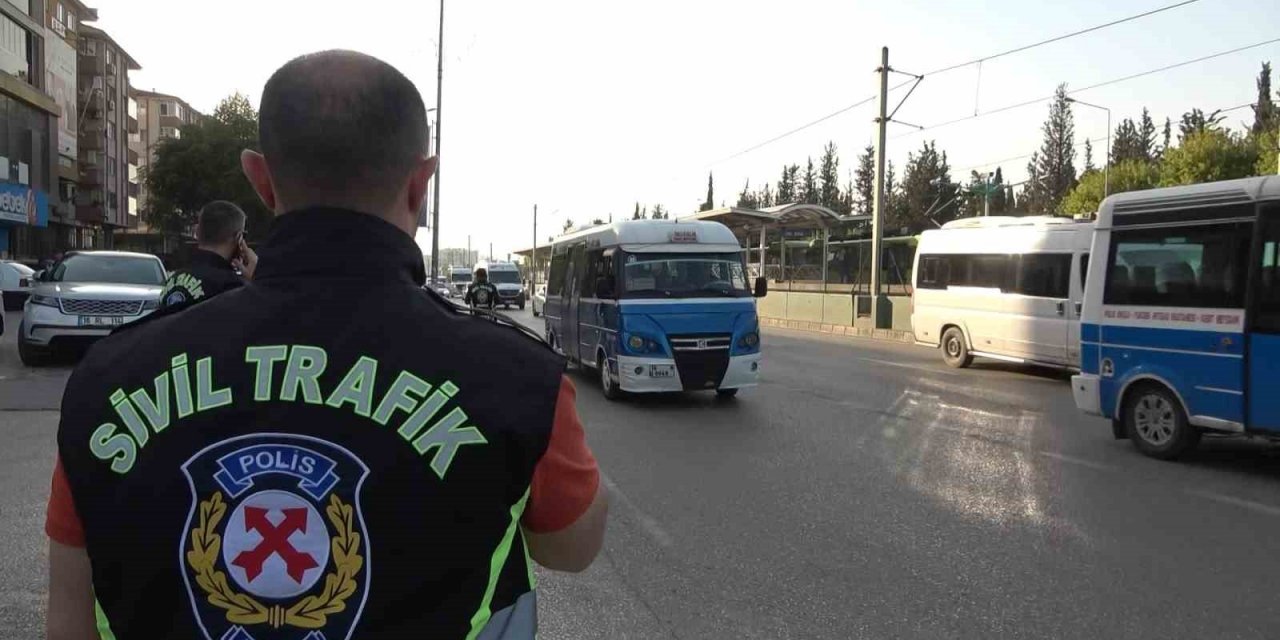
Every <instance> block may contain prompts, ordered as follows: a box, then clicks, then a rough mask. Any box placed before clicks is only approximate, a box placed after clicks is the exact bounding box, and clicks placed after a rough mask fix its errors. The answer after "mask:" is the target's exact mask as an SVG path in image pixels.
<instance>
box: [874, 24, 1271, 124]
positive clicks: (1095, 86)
mask: <svg viewBox="0 0 1280 640" xmlns="http://www.w3.org/2000/svg"><path fill="white" fill-rule="evenodd" d="M1277 42H1280V38H1273V39H1271V40H1266V41H1263V42H1258V43H1254V44H1250V45H1246V46H1243V47H1236V48H1235V49H1230V50H1227V51H1220V52H1218V53H1213V54H1210V55H1207V56H1201V57H1199V58H1195V59H1192V60H1184V61H1182V62H1178V63H1175V64H1170V65H1166V66H1163V67H1159V68H1156V69H1149V70H1147V71H1143V72H1140V73H1134V74H1131V75H1127V76H1123V77H1120V78H1113V79H1111V80H1106V81H1103V82H1099V83H1097V84H1091V85H1089V86H1086V87H1080V88H1079V89H1072V90H1070V91H1068V92H1067V95H1073V94H1077V93H1082V92H1084V91H1090V90H1092V89H1099V88H1101V87H1106V86H1109V85H1113V84H1118V83H1121V82H1128V81H1130V80H1136V79H1138V78H1142V77H1145V76H1149V75H1153V74H1156V73H1163V72H1165V71H1170V70H1173V69H1177V68H1179V67H1185V66H1187V65H1191V64H1196V63H1197V62H1204V61H1206V60H1213V59H1214V58H1221V57H1222V56H1228V55H1231V54H1233V53H1240V52H1241V51H1247V50H1249V49H1256V48H1258V47H1264V46H1266V45H1269V44H1275V43H1277ZM1052 99H1053V96H1052V95H1048V96H1043V97H1040V98H1035V99H1032V100H1026V101H1023V102H1019V103H1016V104H1010V105H1005V106H1003V107H999V108H996V109H990V110H988V111H983V112H982V113H977V114H974V115H971V116H963V117H960V118H956V119H954V120H947V121H945V122H939V123H937V124H931V125H929V126H926V127H923V128H920V129H916V130H914V131H908V132H906V133H902V134H899V135H896V136H894V137H893V138H892V139H893V140H897V139H899V138H905V137H908V136H913V135H916V134H918V133H922V132H925V131H930V130H933V129H940V128H942V127H947V126H951V125H953V124H957V123H960V122H965V121H968V120H974V119H976V118H983V117H986V116H990V115H995V114H997V113H1003V112H1005V111H1011V110H1013V109H1020V108H1022V107H1027V106H1030V105H1033V104H1038V103H1041V102H1045V101H1048V100H1052Z"/></svg>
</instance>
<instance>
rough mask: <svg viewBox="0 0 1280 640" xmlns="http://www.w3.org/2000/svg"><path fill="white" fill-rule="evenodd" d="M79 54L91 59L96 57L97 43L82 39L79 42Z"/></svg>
mask: <svg viewBox="0 0 1280 640" xmlns="http://www.w3.org/2000/svg"><path fill="white" fill-rule="evenodd" d="M80 53H82V54H84V55H86V56H89V57H91V58H92V57H95V56H97V55H98V43H97V42H95V41H93V40H90V39H88V38H83V39H81V40H80Z"/></svg>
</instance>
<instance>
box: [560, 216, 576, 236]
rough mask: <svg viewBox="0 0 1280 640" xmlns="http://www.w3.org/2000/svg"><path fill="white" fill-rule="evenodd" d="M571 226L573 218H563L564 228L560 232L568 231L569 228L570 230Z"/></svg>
mask: <svg viewBox="0 0 1280 640" xmlns="http://www.w3.org/2000/svg"><path fill="white" fill-rule="evenodd" d="M572 228H573V218H565V219H564V228H563V229H561V232H562V233H569V230H570V229H572Z"/></svg>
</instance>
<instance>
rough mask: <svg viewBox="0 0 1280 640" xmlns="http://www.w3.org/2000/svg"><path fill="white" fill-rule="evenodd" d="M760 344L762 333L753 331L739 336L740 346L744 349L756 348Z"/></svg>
mask: <svg viewBox="0 0 1280 640" xmlns="http://www.w3.org/2000/svg"><path fill="white" fill-rule="evenodd" d="M759 344H760V334H758V333H756V332H755V331H752V332H750V333H747V334H744V335H743V336H742V337H741V338H738V346H739V347H742V348H744V349H754V348H756V346H757V345H759Z"/></svg>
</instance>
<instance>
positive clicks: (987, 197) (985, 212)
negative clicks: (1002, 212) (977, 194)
mask: <svg viewBox="0 0 1280 640" xmlns="http://www.w3.org/2000/svg"><path fill="white" fill-rule="evenodd" d="M982 187H983V188H982V217H984V218H985V217H987V216H989V215H991V172H990V171H988V172H987V175H985V176H983V177H982Z"/></svg>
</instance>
